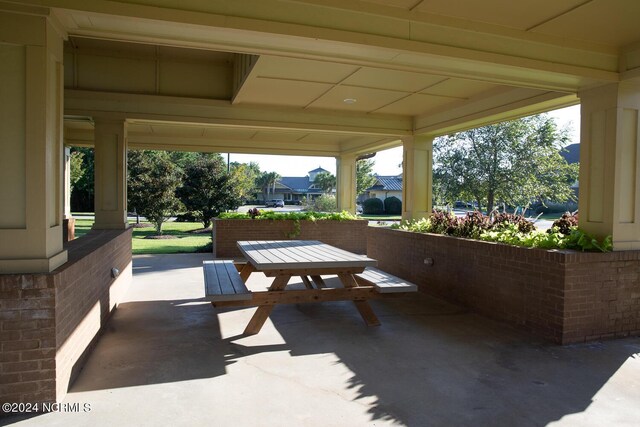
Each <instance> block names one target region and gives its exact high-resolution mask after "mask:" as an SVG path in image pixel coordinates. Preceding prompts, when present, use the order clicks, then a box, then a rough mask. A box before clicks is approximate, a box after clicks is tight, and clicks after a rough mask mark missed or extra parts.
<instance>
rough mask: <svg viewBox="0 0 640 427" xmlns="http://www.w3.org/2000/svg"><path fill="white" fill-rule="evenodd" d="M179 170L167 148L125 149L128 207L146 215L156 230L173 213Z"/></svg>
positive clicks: (176, 204) (176, 205) (177, 203)
mask: <svg viewBox="0 0 640 427" xmlns="http://www.w3.org/2000/svg"><path fill="white" fill-rule="evenodd" d="M181 182H182V172H181V171H180V169H179V168H178V167H177V166H176V165H175V164H174V162H173V161H172V160H171V157H170V154H169V153H168V152H166V151H139V150H130V151H129V153H128V177H127V196H128V204H129V207H130V208H133V209H135V210H136V212H137V213H139V214H140V215H142V216H144V217H146V218H147V220H148V221H149V222H151V223H152V224H153V225H154V226H155V228H156V232H157V234H162V224H163V223H164V222H165V221H166V220H167V219H168V218H169V217H170V216H172V215H174V214H175V213H176V211H177V210H178V208H179V206H180V201H179V200H178V199H177V198H176V189H177V188H178V186H179V185H180V184H181Z"/></svg>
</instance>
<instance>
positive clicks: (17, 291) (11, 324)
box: [0, 274, 56, 403]
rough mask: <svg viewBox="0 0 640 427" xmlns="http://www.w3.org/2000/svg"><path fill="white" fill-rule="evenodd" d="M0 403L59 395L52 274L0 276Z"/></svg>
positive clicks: (46, 398) (37, 400) (34, 399)
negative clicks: (57, 391)
mask: <svg viewBox="0 0 640 427" xmlns="http://www.w3.org/2000/svg"><path fill="white" fill-rule="evenodd" d="M0 342H2V349H1V353H0V367H1V369H0V379H1V380H0V402H1V403H5V402H43V401H53V400H55V376H56V372H55V356H56V338H55V289H54V280H53V276H50V275H42V274H6V275H0Z"/></svg>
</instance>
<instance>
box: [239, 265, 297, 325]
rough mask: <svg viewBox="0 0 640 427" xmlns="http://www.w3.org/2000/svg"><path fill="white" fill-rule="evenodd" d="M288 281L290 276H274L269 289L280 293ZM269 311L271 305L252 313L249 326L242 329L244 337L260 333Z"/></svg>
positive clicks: (271, 307)
mask: <svg viewBox="0 0 640 427" xmlns="http://www.w3.org/2000/svg"><path fill="white" fill-rule="evenodd" d="M289 279H291V276H276V278H275V279H274V280H273V283H272V284H271V286H270V287H269V290H270V291H281V290H284V288H286V287H287V283H289ZM271 310H273V305H261V306H260V307H258V309H257V310H256V312H255V313H253V317H251V320H249V324H248V325H247V327H246V328H245V329H244V334H245V335H255V334H257V333H258V332H260V329H262V326H263V325H264V322H266V321H267V319H268V318H269V315H270V314H271Z"/></svg>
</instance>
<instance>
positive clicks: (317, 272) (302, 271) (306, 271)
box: [263, 267, 364, 277]
mask: <svg viewBox="0 0 640 427" xmlns="http://www.w3.org/2000/svg"><path fill="white" fill-rule="evenodd" d="M363 271H364V267H334V268H308V267H304V268H287V269H273V270H264V271H263V273H264V275H265V276H267V277H276V276H280V275H283V274H286V275H289V276H329V275H336V274H343V273H344V274H356V273H362V272H363Z"/></svg>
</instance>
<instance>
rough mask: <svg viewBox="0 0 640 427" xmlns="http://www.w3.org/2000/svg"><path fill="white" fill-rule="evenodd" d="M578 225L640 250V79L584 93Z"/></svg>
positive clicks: (616, 243) (620, 247)
mask: <svg viewBox="0 0 640 427" xmlns="http://www.w3.org/2000/svg"><path fill="white" fill-rule="evenodd" d="M579 96H580V100H581V103H582V104H581V112H580V116H581V126H580V195H579V209H580V220H579V222H580V224H579V225H580V227H581V228H582V229H584V230H585V231H587V232H589V233H592V234H595V235H596V236H598V237H600V238H602V237H605V236H607V235H611V236H612V237H613V247H614V250H627V249H640V194H639V192H640V157H639V155H640V120H639V111H640V83H639V82H634V83H632V82H622V83H613V84H609V85H606V86H602V87H598V88H594V89H590V90H586V91H582V92H580V93H579Z"/></svg>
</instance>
